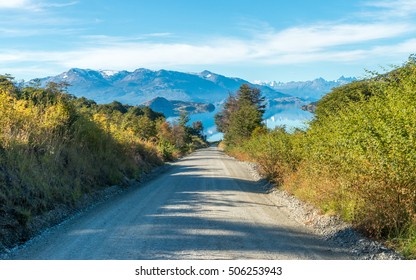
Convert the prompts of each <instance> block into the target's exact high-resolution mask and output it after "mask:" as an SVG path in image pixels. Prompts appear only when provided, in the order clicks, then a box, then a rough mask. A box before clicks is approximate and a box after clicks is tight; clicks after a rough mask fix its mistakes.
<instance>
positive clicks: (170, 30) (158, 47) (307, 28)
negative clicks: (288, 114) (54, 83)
mask: <svg viewBox="0 0 416 280" xmlns="http://www.w3.org/2000/svg"><path fill="white" fill-rule="evenodd" d="M412 53H416V0H396V1H391V0H349V1H347V0H337V1H323V0H314V1H310V0H309V1H308V0H291V1H287V0H285V1H281V0H267V1H266V0H207V1H196V0H175V1H173V0H151V1H150V0H136V1H123V0H84V1H76V0H75V1H71V0H0V73H2V74H3V73H10V74H12V75H13V76H14V77H16V78H17V79H25V80H28V79H31V78H35V77H44V76H48V75H57V74H59V73H61V72H64V71H66V70H68V69H69V68H72V67H79V68H90V69H97V70H98V69H105V70H130V71H132V70H134V69H137V68H149V69H152V70H158V69H168V70H177V71H184V72H201V71H203V70H205V69H207V70H210V71H213V72H216V73H220V74H223V75H226V76H233V77H240V78H244V79H247V80H249V81H255V80H269V81H272V80H276V81H298V80H309V79H314V78H317V77H323V78H325V79H329V80H333V79H337V78H338V77H339V76H341V75H344V76H356V77H363V76H364V75H365V69H368V70H377V71H383V70H382V68H381V67H388V66H389V65H391V64H395V65H398V64H401V63H403V62H405V61H406V59H407V58H408V56H409V55H410V54H412Z"/></svg>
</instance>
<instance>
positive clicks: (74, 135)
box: [0, 76, 205, 249]
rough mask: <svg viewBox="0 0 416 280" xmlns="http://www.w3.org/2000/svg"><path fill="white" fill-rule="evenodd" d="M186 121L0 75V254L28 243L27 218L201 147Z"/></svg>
mask: <svg viewBox="0 0 416 280" xmlns="http://www.w3.org/2000/svg"><path fill="white" fill-rule="evenodd" d="M187 121H188V118H187V116H185V115H182V116H181V118H180V120H179V121H178V123H177V124H174V125H171V124H169V123H167V122H166V120H165V117H164V116H163V115H162V114H159V113H156V112H154V111H152V110H151V109H150V108H148V107H137V106H127V105H122V104H121V103H119V102H113V103H111V104H104V105H97V104H96V103H95V102H94V101H92V100H88V99H86V98H75V97H74V96H71V95H69V94H67V93H66V92H65V85H62V84H56V83H50V84H49V85H48V86H47V87H46V88H40V87H38V86H37V85H36V84H32V85H30V86H27V87H18V86H16V85H15V83H14V81H13V78H12V77H10V76H0V249H1V245H2V244H3V245H4V246H9V245H12V244H13V243H16V242H19V241H24V240H25V239H26V238H28V237H29V236H30V234H31V232H30V230H29V228H30V224H31V222H32V220H33V218H34V217H37V216H39V215H42V214H43V213H47V212H49V211H51V210H53V209H55V208H57V207H60V206H62V205H64V206H65V207H67V208H71V207H74V206H75V205H77V203H78V201H79V200H80V199H82V198H83V197H84V195H86V194H90V193H94V192H96V191H98V190H100V189H102V188H103V187H105V186H109V185H114V184H118V185H121V184H126V183H127V182H128V180H129V179H139V178H140V177H141V175H142V174H143V173H144V172H148V171H150V170H151V169H152V168H153V167H155V166H158V165H161V164H163V162H164V161H166V160H173V159H175V158H177V157H179V156H180V155H182V154H184V153H187V152H189V151H192V150H193V149H195V148H197V147H199V146H202V145H205V142H204V141H203V140H202V138H203V136H202V134H201V133H202V131H203V128H202V126H201V124H200V123H195V124H194V125H193V127H188V126H187V125H186V123H187Z"/></svg>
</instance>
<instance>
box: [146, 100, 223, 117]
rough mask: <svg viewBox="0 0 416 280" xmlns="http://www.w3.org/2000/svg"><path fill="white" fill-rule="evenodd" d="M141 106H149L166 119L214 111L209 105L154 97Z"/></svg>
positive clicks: (213, 107)
mask: <svg viewBox="0 0 416 280" xmlns="http://www.w3.org/2000/svg"><path fill="white" fill-rule="evenodd" d="M142 104H143V105H146V106H149V107H150V108H151V109H152V110H153V111H155V112H160V113H163V114H164V115H165V116H166V117H173V116H178V115H180V113H181V112H187V113H191V114H197V113H206V112H213V111H214V110H215V106H214V105H213V104H211V103H209V104H206V103H200V102H187V101H180V100H167V99H166V98H163V97H156V98H154V99H152V100H150V101H147V102H144V103H142Z"/></svg>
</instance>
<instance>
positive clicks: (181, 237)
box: [9, 148, 352, 260]
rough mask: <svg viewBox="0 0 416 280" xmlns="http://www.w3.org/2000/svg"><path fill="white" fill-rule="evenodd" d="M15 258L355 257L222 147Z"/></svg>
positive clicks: (55, 231) (188, 160) (97, 209)
mask: <svg viewBox="0 0 416 280" xmlns="http://www.w3.org/2000/svg"><path fill="white" fill-rule="evenodd" d="M9 258H10V259H67V260H68V259H81V260H86V259H96V260H100V259H124V260H126V259H349V258H352V257H351V255H349V254H348V253H347V250H345V249H342V248H339V247H336V246H334V245H333V244H330V243H328V242H326V241H324V240H322V239H320V238H319V237H318V236H316V235H314V234H313V233H312V231H311V230H309V229H308V228H307V227H305V226H304V225H302V224H299V223H297V222H295V221H293V220H291V219H290V218H289V215H288V213H287V210H286V209H285V207H284V206H282V205H278V204H276V203H275V202H273V199H272V198H271V196H270V195H268V194H266V193H265V192H264V191H263V189H262V188H261V186H260V184H259V183H258V182H256V181H255V180H254V179H253V177H252V175H250V172H249V170H248V169H247V167H246V165H244V164H242V163H240V162H238V161H236V160H234V159H232V158H230V157H228V156H226V155H224V153H222V152H221V151H219V150H218V149H216V148H207V149H203V150H199V151H197V152H195V153H193V154H191V155H190V156H188V157H186V158H183V159H181V160H180V161H178V162H175V163H174V164H173V165H172V167H171V168H169V169H168V170H167V171H166V172H165V173H163V174H160V175H159V176H158V177H156V178H155V179H153V180H151V181H149V182H147V183H146V184H143V185H141V186H138V187H136V188H133V189H131V190H128V191H126V192H125V193H123V194H121V195H118V196H116V197H114V198H112V199H111V200H109V201H106V202H104V203H101V204H98V205H97V206H95V207H93V208H92V209H90V210H88V211H85V212H84V213H82V214H80V215H78V216H76V217H75V218H73V219H69V220H68V221H66V222H64V223H62V224H61V225H59V226H56V227H54V228H52V229H51V230H49V231H47V232H45V233H44V234H42V235H41V236H39V237H37V238H35V239H33V240H31V241H29V242H28V243H27V244H26V245H24V246H21V247H20V248H18V249H15V250H13V251H12V252H11V253H10V254H9Z"/></svg>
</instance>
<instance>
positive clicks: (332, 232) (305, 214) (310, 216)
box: [243, 162, 403, 260]
mask: <svg viewBox="0 0 416 280" xmlns="http://www.w3.org/2000/svg"><path fill="white" fill-rule="evenodd" d="M243 164H244V165H246V166H247V167H248V169H249V170H250V172H251V175H252V176H253V178H254V179H255V180H257V181H258V182H259V184H261V185H262V187H263V189H264V190H265V191H267V192H268V193H269V195H270V198H271V199H272V200H273V202H274V203H276V205H283V206H285V208H286V209H287V212H288V215H289V216H291V217H292V218H293V219H295V220H296V221H297V222H299V223H301V224H304V225H306V226H308V227H310V228H311V229H312V230H313V231H314V232H315V233H316V234H319V235H320V236H322V238H323V239H325V240H328V241H331V242H334V243H335V244H337V245H338V246H342V247H344V248H347V249H348V250H350V252H351V253H352V254H353V255H355V256H356V257H357V259H361V260H400V259H403V256H402V255H400V254H399V253H398V252H396V251H394V250H392V249H389V248H387V247H386V246H385V245H383V244H382V243H381V242H378V241H375V240H372V239H370V238H367V237H365V236H364V235H362V234H361V233H359V232H357V231H356V230H355V229H354V228H353V227H352V225H351V224H348V223H346V222H344V221H343V220H342V219H341V218H339V217H337V216H328V215H323V214H321V213H320V211H319V210H318V209H316V208H315V207H313V206H311V205H310V204H307V203H305V202H303V201H301V200H299V199H297V198H296V197H294V196H293V195H290V194H289V193H287V192H286V191H284V190H281V189H278V188H276V187H275V186H273V185H272V184H271V183H269V182H268V181H267V180H265V179H264V178H263V177H262V176H261V175H260V173H259V172H258V166H257V165H256V164H255V163H251V162H243Z"/></svg>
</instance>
